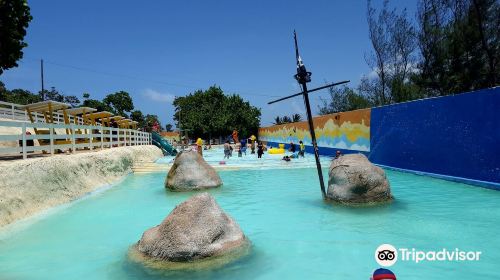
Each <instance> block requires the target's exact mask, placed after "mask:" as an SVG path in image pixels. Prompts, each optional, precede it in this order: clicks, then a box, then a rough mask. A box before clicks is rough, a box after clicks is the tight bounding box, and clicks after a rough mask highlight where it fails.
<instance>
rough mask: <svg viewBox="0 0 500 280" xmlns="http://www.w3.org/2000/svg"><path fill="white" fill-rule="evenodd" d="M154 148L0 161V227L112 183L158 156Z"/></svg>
mask: <svg viewBox="0 0 500 280" xmlns="http://www.w3.org/2000/svg"><path fill="white" fill-rule="evenodd" d="M162 156H163V155H162V152H161V150H160V149H159V148H157V147H156V146H152V145H148V146H131V147H119V148H113V149H109V150H103V151H95V152H87V153H81V154H71V155H65V154H63V155H56V156H52V157H44V158H32V159H28V160H12V161H2V162H0V170H1V173H0V227H2V226H5V225H7V224H10V223H12V222H14V221H17V220H20V219H23V218H26V217H29V216H32V215H34V214H36V213H39V212H41V211H44V210H47V209H49V208H51V207H54V206H57V205H61V204H64V203H67V202H70V201H73V200H75V199H78V198H80V197H82V196H84V195H85V194H87V193H89V192H92V191H94V190H96V189H97V188H99V187H101V186H104V185H109V184H113V183H115V182H117V181H119V180H120V179H121V178H123V177H124V176H125V175H127V174H129V173H131V172H132V168H133V167H134V166H136V165H138V164H141V163H147V162H150V163H151V162H154V161H155V160H157V159H158V158H160V157H162Z"/></svg>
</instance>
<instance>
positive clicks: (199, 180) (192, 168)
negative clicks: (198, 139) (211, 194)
mask: <svg viewBox="0 0 500 280" xmlns="http://www.w3.org/2000/svg"><path fill="white" fill-rule="evenodd" d="M221 185H222V180H221V179H220V177H219V175H218V174H217V172H216V171H215V169H214V168H213V167H212V166H210V165H209V164H208V163H207V162H206V161H205V160H204V159H203V157H202V156H200V155H199V154H198V153H197V152H196V151H193V150H186V151H181V152H180V153H179V154H178V155H177V156H176V157H175V160H174V164H173V165H172V167H171V168H170V171H169V172H168V175H167V179H166V180H165V187H166V188H168V189H170V190H173V191H191V190H202V189H208V188H216V187H219V186H221Z"/></svg>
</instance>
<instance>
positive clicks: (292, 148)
mask: <svg viewBox="0 0 500 280" xmlns="http://www.w3.org/2000/svg"><path fill="white" fill-rule="evenodd" d="M288 150H289V151H290V152H292V153H295V144H293V141H292V142H290V149H288Z"/></svg>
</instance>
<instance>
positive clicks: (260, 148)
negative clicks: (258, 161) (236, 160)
mask: <svg viewBox="0 0 500 280" xmlns="http://www.w3.org/2000/svg"><path fill="white" fill-rule="evenodd" d="M263 153H264V144H262V142H261V141H259V144H258V145H257V157H258V158H262V154H263Z"/></svg>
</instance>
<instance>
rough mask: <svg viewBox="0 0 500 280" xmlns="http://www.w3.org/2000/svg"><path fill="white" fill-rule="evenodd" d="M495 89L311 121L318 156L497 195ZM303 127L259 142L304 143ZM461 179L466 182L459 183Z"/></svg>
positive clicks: (265, 134)
mask: <svg viewBox="0 0 500 280" xmlns="http://www.w3.org/2000/svg"><path fill="white" fill-rule="evenodd" d="M499 113H500V87H496V88H490V89H485V90H479V91H475V92H470V93H463V94H457V95H451V96H445V97H438V98H428V99H422V100H415V101H411V102H405V103H399V104H394V105H388V106H382V107H376V108H371V109H365V110H357V111H351V112H344V113H339V114H332V115H326V116H320V117H316V118H314V125H315V131H316V136H317V137H318V146H319V147H320V149H319V152H320V154H323V155H333V154H334V152H335V150H337V149H339V150H343V152H344V153H351V152H362V153H364V154H366V155H367V156H368V157H369V159H370V160H371V161H372V162H373V163H376V164H380V165H385V166H388V167H394V168H400V169H404V170H411V171H417V172H424V173H427V174H431V175H432V174H436V175H440V176H441V177H442V176H445V177H447V178H449V179H450V178H453V180H458V181H464V182H467V183H471V184H476V185H480V186H486V187H490V188H495V189H498V190H500V121H499V120H500V119H499V117H498V115H499ZM308 131H309V130H308V125H307V123H306V122H300V123H292V124H285V125H276V126H271V127H264V128H261V129H260V130H259V137H260V139H261V140H263V141H268V142H272V143H290V142H291V141H293V142H294V143H298V141H299V140H302V141H304V142H305V144H306V145H308V147H307V146H306V151H307V152H313V150H312V148H311V137H310V135H309V132H308ZM463 179H466V180H463Z"/></svg>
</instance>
